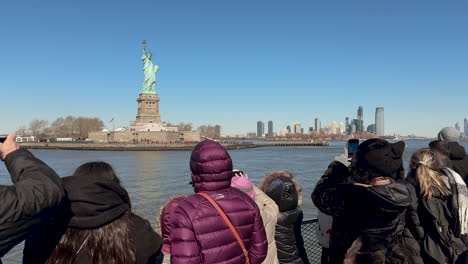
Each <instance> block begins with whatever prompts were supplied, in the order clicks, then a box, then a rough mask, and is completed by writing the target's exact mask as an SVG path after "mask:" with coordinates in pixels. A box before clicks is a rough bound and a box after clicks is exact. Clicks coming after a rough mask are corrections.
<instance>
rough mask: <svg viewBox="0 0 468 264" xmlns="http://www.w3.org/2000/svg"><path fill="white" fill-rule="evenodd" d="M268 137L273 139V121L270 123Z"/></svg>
mask: <svg viewBox="0 0 468 264" xmlns="http://www.w3.org/2000/svg"><path fill="white" fill-rule="evenodd" d="M267 136H269V137H272V136H273V121H271V120H270V121H268V133H267Z"/></svg>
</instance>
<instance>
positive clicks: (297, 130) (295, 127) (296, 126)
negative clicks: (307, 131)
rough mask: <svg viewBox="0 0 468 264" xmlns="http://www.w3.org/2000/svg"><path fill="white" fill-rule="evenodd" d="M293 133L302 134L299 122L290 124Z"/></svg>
mask: <svg viewBox="0 0 468 264" xmlns="http://www.w3.org/2000/svg"><path fill="white" fill-rule="evenodd" d="M292 129H293V134H302V128H301V123H294V124H292Z"/></svg>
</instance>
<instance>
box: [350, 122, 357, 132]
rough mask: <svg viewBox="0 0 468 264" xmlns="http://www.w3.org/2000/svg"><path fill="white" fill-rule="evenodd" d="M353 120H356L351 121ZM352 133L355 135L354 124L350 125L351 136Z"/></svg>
mask: <svg viewBox="0 0 468 264" xmlns="http://www.w3.org/2000/svg"><path fill="white" fill-rule="evenodd" d="M353 120H356V119H353ZM354 133H356V124H352V125H351V134H354Z"/></svg>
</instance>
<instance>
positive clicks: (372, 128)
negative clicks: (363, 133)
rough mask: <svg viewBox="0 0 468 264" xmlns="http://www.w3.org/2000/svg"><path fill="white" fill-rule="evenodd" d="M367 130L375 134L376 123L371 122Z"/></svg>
mask: <svg viewBox="0 0 468 264" xmlns="http://www.w3.org/2000/svg"><path fill="white" fill-rule="evenodd" d="M367 132H369V133H372V134H375V124H370V125H368V126H367Z"/></svg>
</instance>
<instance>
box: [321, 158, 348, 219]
mask: <svg viewBox="0 0 468 264" xmlns="http://www.w3.org/2000/svg"><path fill="white" fill-rule="evenodd" d="M348 176H349V169H348V167H346V166H345V165H343V164H342V163H340V162H338V161H333V162H332V163H330V165H328V169H327V171H326V172H325V174H324V175H323V176H322V178H320V180H319V181H318V182H317V185H316V186H315V189H314V191H313V192H312V201H313V202H314V204H315V206H317V208H318V209H319V210H320V211H321V212H323V213H325V214H328V215H331V216H338V215H341V214H343V212H344V209H345V201H346V196H347V193H348V191H349V188H350V187H351V186H350V185H349V184H341V183H343V182H344V181H345V179H346V178H347V177H348Z"/></svg>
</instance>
